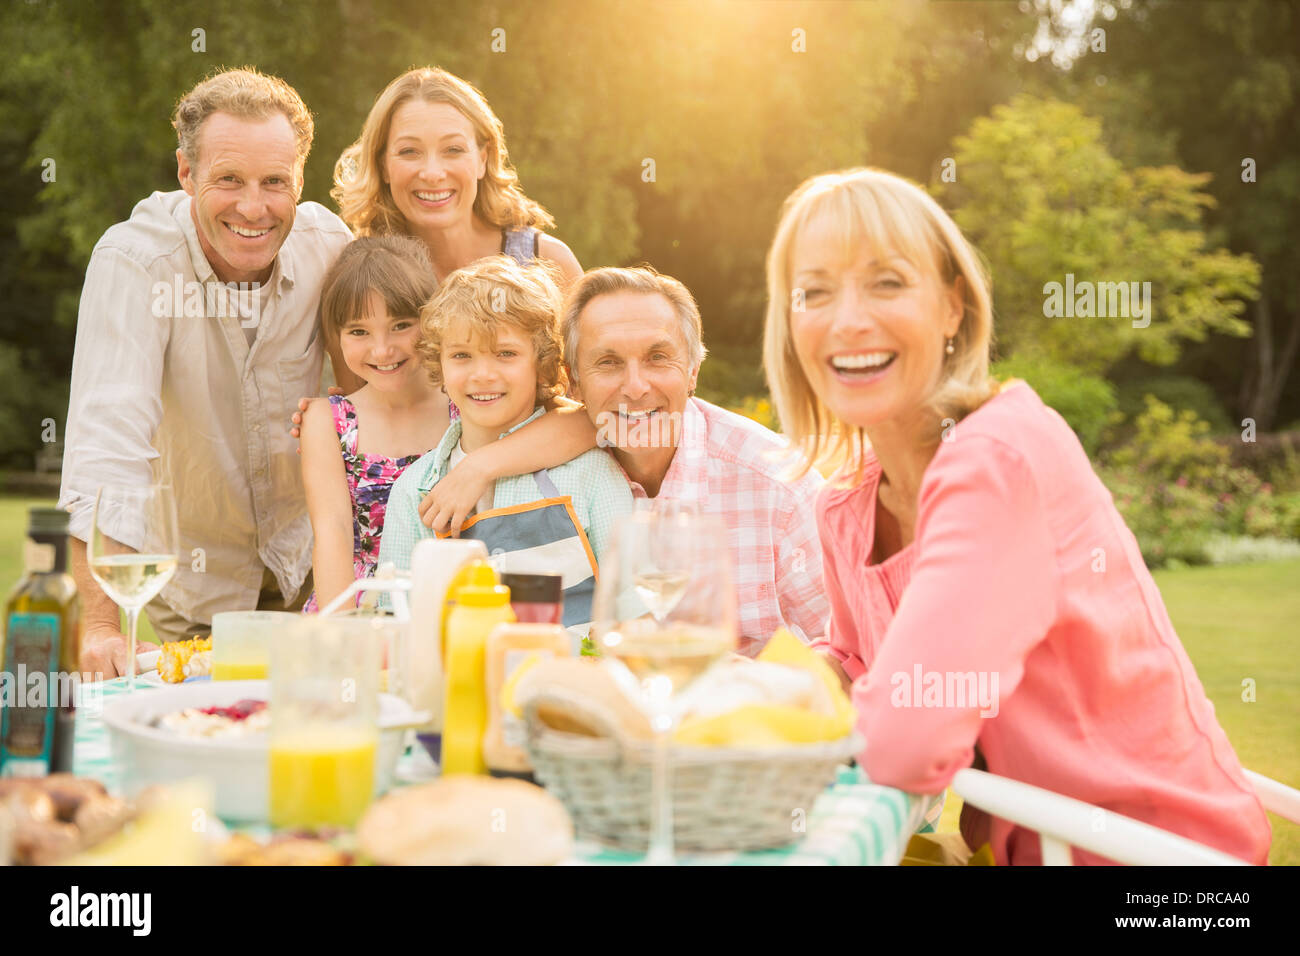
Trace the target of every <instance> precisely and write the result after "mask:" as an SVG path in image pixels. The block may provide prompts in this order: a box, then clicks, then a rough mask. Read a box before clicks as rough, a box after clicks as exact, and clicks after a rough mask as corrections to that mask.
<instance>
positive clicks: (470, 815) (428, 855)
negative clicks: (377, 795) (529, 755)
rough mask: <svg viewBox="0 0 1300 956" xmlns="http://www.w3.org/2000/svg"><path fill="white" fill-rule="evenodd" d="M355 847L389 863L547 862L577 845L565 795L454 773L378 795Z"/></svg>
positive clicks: (519, 782) (519, 783) (562, 856)
mask: <svg viewBox="0 0 1300 956" xmlns="http://www.w3.org/2000/svg"><path fill="white" fill-rule="evenodd" d="M357 845H358V847H359V849H360V850H361V852H362V853H363V854H364V855H366V856H367V857H369V858H370V859H371V860H373V861H374V862H376V863H380V864H386V865H389V866H546V865H550V864H555V863H559V862H560V861H561V860H563V859H565V858H566V857H568V856H569V855H570V854H571V853H572V851H573V824H572V823H570V822H569V815H568V813H566V812H565V809H564V807H563V806H562V805H561V804H560V801H558V800H556V799H555V798H554V797H552V796H551V795H550V794H549V793H547V792H546V791H545V790H543V789H542V788H541V787H536V786H533V785H532V784H530V783H524V782H523V781H522V780H508V779H501V780H498V779H495V778H492V777H472V776H452V777H445V778H443V779H441V780H437V781H435V782H433V783H428V784H423V785H421V786H415V787H404V788H402V789H401V790H397V791H394V792H393V793H390V794H389V795H388V796H386V797H384V798H383V799H381V800H379V801H378V802H377V803H375V804H374V805H373V806H371V808H370V809H369V810H368V811H366V815H365V816H364V817H362V819H361V823H360V824H359V825H358V826H357Z"/></svg>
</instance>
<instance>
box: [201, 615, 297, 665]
mask: <svg viewBox="0 0 1300 956" xmlns="http://www.w3.org/2000/svg"><path fill="white" fill-rule="evenodd" d="M300 616H301V615H298V614H290V613H288V612H287V611H222V612H221V613H220V614H214V615H212V679H213V680H266V678H267V676H268V675H269V674H270V671H271V642H272V641H273V640H274V639H275V636H276V635H277V634H280V633H283V632H284V630H285V629H286V628H288V627H289V625H290V624H292V623H293V622H295V621H297V620H298V618H299V617H300Z"/></svg>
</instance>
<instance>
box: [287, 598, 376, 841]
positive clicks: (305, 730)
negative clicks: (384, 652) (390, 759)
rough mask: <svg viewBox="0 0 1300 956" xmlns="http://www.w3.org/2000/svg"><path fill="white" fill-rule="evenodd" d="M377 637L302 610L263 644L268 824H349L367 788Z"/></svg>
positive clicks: (370, 788)
mask: <svg viewBox="0 0 1300 956" xmlns="http://www.w3.org/2000/svg"><path fill="white" fill-rule="evenodd" d="M380 648H381V642H380V640H378V639H372V638H370V637H368V636H366V635H362V634H358V633H357V631H356V629H355V628H353V627H348V626H347V625H346V624H344V623H343V622H341V621H335V620H333V619H332V618H322V617H317V616H302V617H299V618H298V619H297V620H296V621H294V622H293V623H292V624H291V625H290V626H289V627H287V628H286V629H285V630H284V631H283V632H282V633H280V634H278V635H276V637H275V639H274V641H273V642H272V644H271V741H270V743H271V747H270V762H271V767H270V771H271V773H270V777H271V825H272V826H273V827H290V828H294V829H308V830H310V829H315V828H318V827H329V826H339V827H350V826H354V825H355V824H356V822H357V821H358V820H359V819H360V818H361V815H362V813H364V812H365V809H366V807H367V806H368V805H369V804H370V800H371V797H372V796H373V794H374V789H375V750H376V748H377V745H378V743H379V725H378V711H379V697H378V681H379V658H380Z"/></svg>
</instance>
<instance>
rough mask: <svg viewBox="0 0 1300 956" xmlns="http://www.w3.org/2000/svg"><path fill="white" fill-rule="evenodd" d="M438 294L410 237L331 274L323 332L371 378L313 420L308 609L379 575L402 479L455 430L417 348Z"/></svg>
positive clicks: (366, 243) (369, 243)
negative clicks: (423, 316) (393, 496)
mask: <svg viewBox="0 0 1300 956" xmlns="http://www.w3.org/2000/svg"><path fill="white" fill-rule="evenodd" d="M433 292H434V281H433V275H432V273H431V272H430V270H429V260H428V256H427V254H426V252H425V250H424V247H423V246H422V245H421V244H420V242H419V241H418V240H415V239H409V238H405V237H402V236H386V237H370V238H363V239H357V240H356V241H354V242H352V243H351V244H350V245H348V246H347V247H345V248H344V250H343V252H342V253H341V254H340V255H339V258H338V261H337V262H336V263H335V264H334V267H333V268H332V269H331V270H330V272H329V274H328V275H327V276H326V278H325V282H324V285H323V287H322V291H321V324H322V332H323V334H324V335H326V336H328V337H329V338H331V339H333V340H335V341H337V342H338V345H339V348H340V351H341V353H342V356H343V361H344V363H345V364H346V365H347V367H348V369H349V370H350V371H351V372H352V373H353V374H354V375H356V376H358V377H359V378H361V379H362V380H363V381H364V382H365V383H366V384H365V385H364V386H363V387H361V388H360V389H358V390H357V391H355V392H353V393H352V394H351V395H349V396H347V397H344V396H342V395H331V396H330V397H329V398H328V399H315V400H314V401H313V402H312V403H311V404H310V405H309V406H308V408H307V412H306V415H305V416H304V418H303V426H302V474H303V484H304V485H305V486H306V492H307V511H308V514H309V516H310V517H311V524H312V531H313V533H314V535H315V544H314V546H313V549H312V570H313V574H314V577H315V582H316V593H315V594H313V595H312V596H311V598H309V599H308V601H307V604H306V605H305V606H304V608H303V610H304V611H316V610H318V609H319V607H323V606H324V605H326V604H328V603H329V602H330V601H332V600H333V599H334V598H335V597H336V596H338V595H339V594H340V593H341V592H342V591H343V590H344V589H345V588H346V587H347V586H348V585H349V584H351V583H352V581H353V580H354V579H355V578H359V577H365V576H368V575H370V574H372V573H373V571H374V569H375V564H376V560H377V559H378V557H379V542H380V536H381V535H382V533H383V528H384V516H385V511H386V508H387V505H388V494H389V491H390V490H391V489H392V486H393V482H394V481H396V480H397V477H398V476H399V475H401V473H402V472H403V470H405V468H406V467H407V466H408V465H410V464H411V463H412V462H414V461H415V460H416V459H418V458H419V457H420V456H421V455H422V454H424V453H425V452H427V451H428V450H429V449H430V448H432V447H433V446H435V445H436V444H438V441H439V440H440V439H441V438H442V436H443V433H444V432H445V431H446V430H447V425H448V410H447V398H446V396H445V395H443V394H442V393H441V392H440V391H439V390H438V389H437V388H436V387H435V386H434V385H432V384H431V383H430V382H429V378H428V376H427V375H426V374H425V372H424V370H423V368H422V367H421V362H420V358H419V355H418V354H417V352H416V343H417V342H418V340H419V337H420V322H419V313H420V309H421V307H422V306H423V305H424V304H425V302H427V301H428V299H429V297H430V296H432V295H433ZM362 422H364V427H362Z"/></svg>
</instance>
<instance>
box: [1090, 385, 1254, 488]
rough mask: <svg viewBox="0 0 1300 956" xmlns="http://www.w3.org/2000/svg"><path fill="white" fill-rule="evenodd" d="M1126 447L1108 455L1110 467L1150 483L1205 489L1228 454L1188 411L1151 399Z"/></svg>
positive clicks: (1149, 398)
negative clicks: (1165, 483) (1127, 472)
mask: <svg viewBox="0 0 1300 956" xmlns="http://www.w3.org/2000/svg"><path fill="white" fill-rule="evenodd" d="M1133 428H1134V434H1133V437H1132V438H1131V439H1130V440H1129V441H1128V443H1127V444H1125V445H1123V446H1121V447H1120V448H1117V449H1116V450H1115V451H1113V452H1112V453H1111V456H1110V464H1111V466H1113V467H1114V468H1117V469H1119V470H1120V471H1130V472H1132V473H1134V474H1137V475H1142V476H1144V477H1145V478H1146V480H1148V481H1151V482H1172V481H1179V480H1180V479H1181V480H1182V481H1183V483H1184V484H1194V485H1197V486H1200V487H1204V488H1208V487H1210V486H1211V484H1212V483H1213V481H1214V480H1215V478H1216V476H1217V475H1219V473H1220V472H1222V471H1223V470H1225V469H1227V467H1228V451H1227V449H1226V448H1223V447H1222V446H1221V445H1218V444H1217V443H1215V441H1214V440H1213V439H1211V438H1209V437H1207V436H1208V433H1209V431H1210V426H1209V423H1208V422H1205V421H1203V420H1202V419H1200V418H1198V417H1197V415H1196V413H1195V412H1193V411H1191V410H1190V409H1186V408H1184V409H1182V410H1181V411H1178V412H1175V411H1174V410H1173V409H1172V408H1170V407H1169V406H1168V405H1166V404H1165V403H1164V402H1162V401H1160V399H1158V398H1156V397H1155V396H1154V395H1148V396H1147V397H1146V411H1144V412H1143V413H1142V414H1141V415H1139V416H1137V418H1136V419H1135V420H1134V422H1133Z"/></svg>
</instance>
